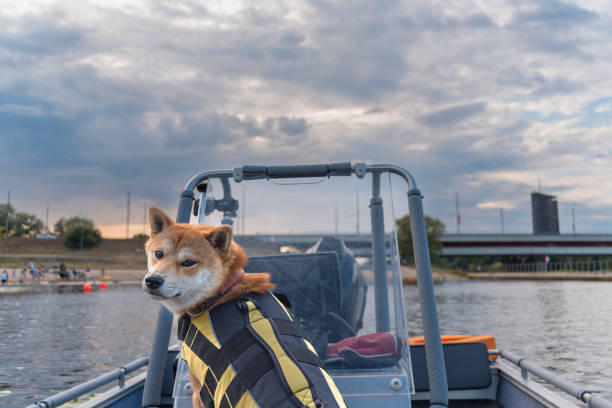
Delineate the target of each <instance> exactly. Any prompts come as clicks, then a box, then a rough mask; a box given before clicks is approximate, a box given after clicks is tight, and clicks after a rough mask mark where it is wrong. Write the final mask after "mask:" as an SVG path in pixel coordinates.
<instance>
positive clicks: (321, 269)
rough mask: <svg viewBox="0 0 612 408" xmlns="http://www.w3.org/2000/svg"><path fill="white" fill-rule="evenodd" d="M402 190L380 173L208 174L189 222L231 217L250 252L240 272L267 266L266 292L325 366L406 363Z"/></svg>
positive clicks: (220, 220) (400, 182)
mask: <svg viewBox="0 0 612 408" xmlns="http://www.w3.org/2000/svg"><path fill="white" fill-rule="evenodd" d="M375 177H377V178H379V180H378V181H379V182H380V183H379V189H378V187H377V188H375V189H374V190H373V188H372V184H373V183H372V182H373V179H374V178H375ZM406 191H407V186H406V184H405V183H404V181H403V180H402V179H401V178H399V177H397V176H394V175H389V174H388V173H383V174H380V175H377V176H374V175H372V174H367V175H366V176H365V177H364V178H362V179H359V178H357V177H355V176H351V177H332V178H322V179H314V180H313V179H291V180H290V182H287V181H283V180H281V181H276V180H249V181H248V182H247V181H243V182H240V183H236V182H234V181H233V179H231V178H226V179H225V180H224V181H223V182H222V181H221V180H220V179H210V180H209V181H208V185H207V188H206V193H203V194H201V196H200V197H198V196H196V199H197V198H200V203H199V205H198V208H199V209H200V211H199V214H198V215H195V214H194V215H192V217H191V222H192V223H198V222H200V223H206V224H212V225H219V224H222V223H225V224H231V225H232V226H233V230H234V239H235V241H236V242H237V243H238V244H240V245H241V246H243V247H244V248H245V249H246V251H247V253H248V254H249V264H248V266H247V267H246V268H245V271H246V272H247V273H249V272H268V273H270V274H271V275H272V280H273V281H274V282H275V283H276V284H277V287H276V289H274V292H275V293H277V294H279V298H281V299H282V300H283V301H285V303H286V304H287V305H288V306H289V309H288V310H289V311H290V312H291V314H292V315H294V316H295V318H296V319H297V320H298V321H299V322H300V324H301V325H302V327H303V328H304V331H305V332H306V334H307V336H308V337H309V339H310V342H311V343H312V344H313V346H314V348H315V349H316V351H317V353H318V354H319V357H320V358H321V360H322V361H323V362H324V363H325V365H326V367H327V368H328V369H330V370H335V369H337V370H353V369H359V370H363V369H369V368H376V369H377V370H380V369H381V368H384V367H397V365H398V364H401V365H402V366H403V367H404V369H406V370H409V367H410V364H409V361H408V358H409V353H408V338H407V333H406V323H405V314H404V298H403V294H402V270H401V268H402V266H401V264H400V256H399V252H398V243H397V233H396V220H397V219H398V218H401V217H402V216H404V215H406V214H407V213H408V203H407V200H406V194H405V193H406ZM394 192H395V194H394ZM230 194H231V197H230ZM373 194H374V195H376V197H373ZM372 215H373V216H374V223H373V222H372V219H371V216H372ZM373 236H375V237H376V239H375V240H374V242H373V239H372V237H373ZM377 243H378V244H377ZM376 247H378V249H376ZM376 251H377V255H376V258H375V257H373V255H374V252H376Z"/></svg>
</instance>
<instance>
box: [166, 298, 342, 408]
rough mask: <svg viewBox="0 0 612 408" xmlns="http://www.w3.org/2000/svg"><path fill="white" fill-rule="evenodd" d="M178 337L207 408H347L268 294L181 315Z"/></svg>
mask: <svg viewBox="0 0 612 408" xmlns="http://www.w3.org/2000/svg"><path fill="white" fill-rule="evenodd" d="M178 337H179V340H182V341H183V346H182V358H183V359H184V360H185V361H186V362H187V364H188V365H189V369H190V371H191V372H192V374H194V375H195V377H196V378H197V379H198V381H199V382H200V384H202V388H201V389H200V391H199V393H200V398H201V399H202V402H203V403H204V406H206V407H211V408H212V407H214V408H256V407H260V408H265V407H275V408H276V407H279V408H284V407H287V408H289V407H292V408H293V407H311V408H315V407H325V408H327V407H346V406H345V404H344V401H343V400H342V396H341V394H340V392H339V391H338V389H337V388H336V385H335V384H334V382H333V380H332V378H331V376H330V375H329V374H328V373H327V371H326V370H325V368H324V366H323V364H322V363H321V360H320V359H319V357H318V356H317V354H316V352H315V349H314V347H313V346H312V345H311V344H310V342H309V341H308V340H306V339H305V336H304V332H303V331H302V329H301V327H300V326H299V324H298V323H297V322H295V321H293V319H292V317H291V315H290V313H289V312H288V311H287V310H286V309H285V307H284V306H283V305H282V304H281V303H280V302H279V300H278V299H277V298H276V297H275V296H274V295H273V294H272V293H270V292H266V293H263V294H255V293H253V294H247V295H246V296H243V297H241V298H239V299H237V300H232V301H230V302H226V303H222V304H220V305H218V306H216V307H214V308H212V309H210V310H208V311H205V312H203V313H202V314H200V315H198V316H196V317H191V316H189V315H187V314H185V315H183V317H181V319H180V320H179V326H178Z"/></svg>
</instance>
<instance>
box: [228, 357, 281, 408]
mask: <svg viewBox="0 0 612 408" xmlns="http://www.w3.org/2000/svg"><path fill="white" fill-rule="evenodd" d="M273 369H274V362H273V361H272V358H270V356H269V355H268V354H267V353H262V354H259V355H258V356H257V357H255V358H254V359H252V360H251V361H250V362H249V363H248V364H247V365H246V367H245V368H244V370H241V371H240V372H239V373H238V374H237V375H236V377H235V378H234V379H233V380H232V382H231V383H230V385H229V386H228V387H227V390H226V391H225V394H226V395H227V397H228V398H227V399H229V403H230V404H231V406H232V407H233V406H235V405H236V404H237V403H238V401H240V398H242V394H244V393H245V392H246V391H247V390H248V389H249V388H251V387H252V386H253V385H255V383H256V382H257V381H259V379H260V378H261V377H263V376H264V375H265V374H266V373H267V372H268V371H270V370H273ZM224 402H225V400H224ZM225 407H227V408H229V407H230V405H227V406H225V405H224V404H223V403H222V404H221V406H220V407H219V408H225Z"/></svg>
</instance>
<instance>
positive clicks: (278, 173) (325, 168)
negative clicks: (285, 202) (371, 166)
mask: <svg viewBox="0 0 612 408" xmlns="http://www.w3.org/2000/svg"><path fill="white" fill-rule="evenodd" d="M351 174H352V167H351V163H349V162H346V163H331V164H311V165H298V166H242V176H243V179H244V180H256V179H264V178H300V177H328V176H350V175H351Z"/></svg>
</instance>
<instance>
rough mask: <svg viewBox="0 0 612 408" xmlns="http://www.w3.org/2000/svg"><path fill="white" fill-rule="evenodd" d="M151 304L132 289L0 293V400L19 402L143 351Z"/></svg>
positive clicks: (147, 344)
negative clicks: (7, 294) (7, 392)
mask: <svg viewBox="0 0 612 408" xmlns="http://www.w3.org/2000/svg"><path fill="white" fill-rule="evenodd" d="M158 307H159V306H158V303H155V302H154V301H153V300H151V299H150V298H149V297H148V296H146V295H145V294H143V293H142V291H141V290H140V289H138V288H125V289H113V290H107V291H103V292H93V293H53V294H32V295H30V294H28V295H15V296H2V297H0V333H2V334H0V362H1V363H0V389H2V390H9V391H11V394H10V395H8V396H4V397H1V398H0V406H3V407H4V406H7V407H19V406H25V405H28V404H31V403H33V402H35V401H36V400H40V399H43V398H45V397H47V396H50V395H53V394H55V393H57V392H59V391H62V390H64V389H66V388H69V387H71V386H74V385H75V384H78V383H80V382H83V381H85V380H88V379H90V378H92V377H95V376H97V375H100V374H103V373H105V372H108V371H110V370H111V369H114V368H118V367H120V366H121V365H122V364H124V363H127V362H129V361H132V360H134V359H136V358H137V357H141V356H145V355H148V353H149V352H150V348H151V336H152V333H153V329H154V326H155V319H156V316H157V310H158Z"/></svg>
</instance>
